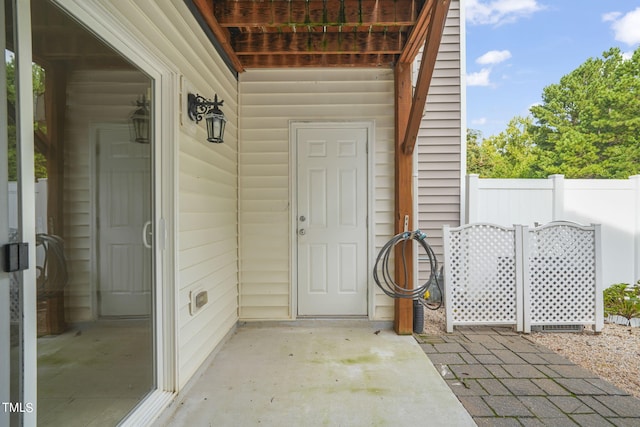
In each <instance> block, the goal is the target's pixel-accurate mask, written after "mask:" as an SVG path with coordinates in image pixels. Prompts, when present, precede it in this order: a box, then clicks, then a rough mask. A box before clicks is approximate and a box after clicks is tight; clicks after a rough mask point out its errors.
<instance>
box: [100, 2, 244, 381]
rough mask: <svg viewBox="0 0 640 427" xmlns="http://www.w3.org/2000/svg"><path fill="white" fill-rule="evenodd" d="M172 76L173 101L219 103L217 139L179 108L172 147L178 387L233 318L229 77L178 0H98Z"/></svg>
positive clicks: (233, 97)
mask: <svg viewBox="0 0 640 427" xmlns="http://www.w3.org/2000/svg"><path fill="white" fill-rule="evenodd" d="M103 1H104V3H105V6H106V7H107V8H108V9H109V10H110V11H112V13H114V15H115V16H116V18H117V19H118V21H119V22H123V24H124V25H126V26H127V27H128V28H130V29H131V31H132V32H133V33H134V34H138V35H139V37H140V39H141V40H143V42H144V43H145V45H146V46H147V47H148V49H150V50H151V51H152V52H154V54H155V55H157V57H158V58H160V59H161V60H162V61H163V62H165V63H166V64H167V65H168V66H169V68H171V69H173V70H175V72H176V74H177V75H178V78H179V79H180V86H181V87H180V93H179V94H176V95H177V96H176V98H175V99H176V101H179V102H181V103H185V102H186V97H187V92H189V91H192V92H197V93H199V94H201V95H202V96H204V97H206V98H213V96H214V94H217V95H218V97H219V98H220V99H223V100H224V106H223V107H222V111H223V112H224V114H225V116H226V118H227V120H228V121H227V126H226V131H225V141H224V144H210V143H207V142H206V129H205V126H204V123H200V124H197V125H196V124H195V123H193V122H191V121H190V120H189V119H188V118H187V117H186V115H184V109H185V107H186V105H181V108H180V110H181V111H182V113H183V115H182V116H181V117H175V120H176V121H180V127H179V134H178V139H177V140H176V141H169V143H173V144H176V145H177V160H176V162H177V175H178V176H177V183H178V188H176V192H177V199H178V200H177V203H178V207H177V210H178V213H177V214H178V218H177V227H178V229H177V230H175V231H176V233H177V240H176V243H177V252H178V253H177V259H178V265H177V269H176V270H177V272H176V275H177V284H176V287H177V291H176V295H177V301H176V306H177V310H178V315H177V317H178V318H177V327H178V331H177V336H178V369H179V387H183V386H184V384H185V383H186V382H187V381H188V380H189V378H190V377H191V376H192V375H193V373H194V372H195V371H196V370H197V369H198V367H199V366H200V365H201V364H202V362H204V360H205V359H206V358H207V357H208V356H209V354H211V352H212V351H213V350H214V349H215V347H216V346H217V345H218V344H219V343H220V342H221V340H222V339H223V338H224V337H225V335H226V334H227V333H228V332H229V331H230V330H231V329H232V328H233V327H234V325H235V324H236V322H237V319H238V268H237V265H238V255H237V251H238V244H237V241H238V240H237V239H238V237H237V236H238V231H237V213H238V212H237V210H238V198H237V190H238V188H237V187H238V175H237V167H238V162H237V157H238V153H237V137H236V136H237V121H238V116H237V109H238V101H237V97H238V93H237V81H236V78H235V76H234V75H233V74H232V73H231V72H230V71H229V70H228V69H227V66H226V65H225V64H224V62H223V61H222V59H221V58H220V57H219V56H218V55H217V54H216V52H215V50H214V49H213V48H212V46H211V42H210V41H209V40H208V39H207V38H206V36H205V34H204V33H203V32H202V31H201V30H200V26H199V24H198V23H197V22H196V21H195V19H194V18H193V15H192V14H191V12H190V11H189V9H188V8H187V6H186V4H185V2H184V1H182V0H159V1H145V2H123V1H116V0H111V1H109V0H103ZM195 290H205V291H207V292H208V301H209V302H208V304H207V305H205V306H204V307H203V308H202V309H201V310H200V311H199V312H198V313H197V314H196V315H194V316H192V315H191V314H190V313H189V299H190V293H191V292H192V291H195Z"/></svg>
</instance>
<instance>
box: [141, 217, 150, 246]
mask: <svg viewBox="0 0 640 427" xmlns="http://www.w3.org/2000/svg"><path fill="white" fill-rule="evenodd" d="M150 225H151V221H147V222H145V223H144V225H143V226H142V244H143V245H144V247H145V248H147V249H151V243H149V241H148V240H147V237H148V236H150V235H152V234H153V231H151V232H150V231H149V226H150Z"/></svg>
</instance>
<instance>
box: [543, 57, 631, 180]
mask: <svg viewBox="0 0 640 427" xmlns="http://www.w3.org/2000/svg"><path fill="white" fill-rule="evenodd" d="M542 101H543V102H542V104H541V105H537V106H534V107H532V108H531V114H532V115H533V118H534V119H535V120H536V125H535V126H533V128H532V130H531V132H532V133H533V134H534V136H535V142H536V144H537V146H538V147H539V150H540V152H539V156H540V157H539V163H538V168H539V169H540V170H541V171H542V172H544V175H549V174H553V173H562V174H564V175H565V176H567V177H568V178H626V177H628V176H630V175H635V174H638V173H640V132H639V131H640V49H637V50H636V51H635V52H634V53H633V55H632V57H631V58H630V59H625V58H624V57H623V55H622V52H621V51H620V49H618V48H612V49H610V50H608V51H607V52H604V54H603V56H602V58H590V59H588V60H587V61H586V62H585V63H583V64H582V65H580V66H579V67H578V68H577V69H575V70H574V71H572V72H571V73H569V74H567V75H566V76H564V77H562V78H561V79H560V82H559V83H558V84H552V85H549V86H547V87H546V88H545V89H544V91H543V95H542Z"/></svg>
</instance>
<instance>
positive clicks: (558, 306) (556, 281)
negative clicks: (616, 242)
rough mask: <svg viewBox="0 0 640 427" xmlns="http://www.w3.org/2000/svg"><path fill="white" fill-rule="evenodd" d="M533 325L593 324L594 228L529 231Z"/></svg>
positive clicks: (556, 227)
mask: <svg viewBox="0 0 640 427" xmlns="http://www.w3.org/2000/svg"><path fill="white" fill-rule="evenodd" d="M528 234H529V239H528V241H529V243H528V244H529V259H528V269H527V271H528V275H529V284H530V288H529V289H530V292H529V298H528V302H527V301H525V304H526V303H528V304H530V310H531V311H530V320H531V324H553V323H594V322H595V312H596V307H595V304H596V302H595V295H596V261H595V260H596V256H595V254H596V242H595V233H594V230H593V228H589V227H580V226H576V225H571V224H559V225H554V224H550V225H546V226H543V227H540V228H536V229H532V230H529V233H528Z"/></svg>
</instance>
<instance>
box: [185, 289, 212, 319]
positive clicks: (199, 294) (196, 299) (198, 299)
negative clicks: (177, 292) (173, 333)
mask: <svg viewBox="0 0 640 427" xmlns="http://www.w3.org/2000/svg"><path fill="white" fill-rule="evenodd" d="M189 296H190V298H189V299H190V300H191V301H190V303H189V313H190V314H191V315H192V316H193V315H194V314H196V313H197V312H198V311H200V309H201V308H202V307H203V306H204V305H205V304H206V303H207V302H209V294H208V293H207V291H204V290H196V291H192V292H191V293H190V294H189Z"/></svg>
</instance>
